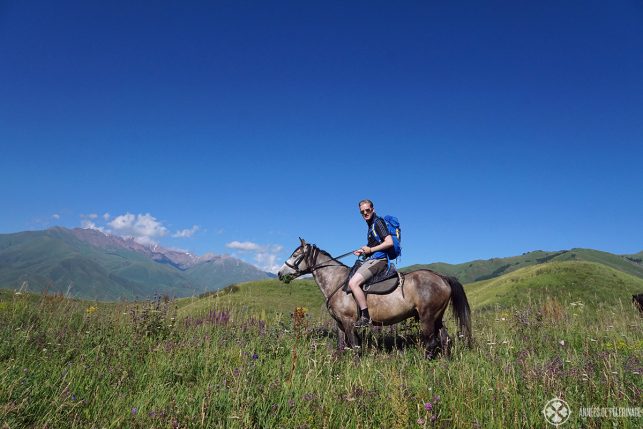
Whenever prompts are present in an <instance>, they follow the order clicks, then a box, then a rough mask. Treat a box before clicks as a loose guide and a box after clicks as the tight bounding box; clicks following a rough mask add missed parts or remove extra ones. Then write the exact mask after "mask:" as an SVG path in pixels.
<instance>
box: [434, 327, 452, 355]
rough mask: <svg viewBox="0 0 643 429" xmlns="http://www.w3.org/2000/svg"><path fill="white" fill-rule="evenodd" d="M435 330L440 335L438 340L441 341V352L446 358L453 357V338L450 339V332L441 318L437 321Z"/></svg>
mask: <svg viewBox="0 0 643 429" xmlns="http://www.w3.org/2000/svg"><path fill="white" fill-rule="evenodd" d="M435 330H436V331H437V333H438V338H439V339H440V350H441V352H442V354H443V355H444V356H447V357H449V356H451V344H452V341H453V340H451V337H449V331H447V327H446V326H444V325H443V324H442V318H439V319H438V320H436V321H435Z"/></svg>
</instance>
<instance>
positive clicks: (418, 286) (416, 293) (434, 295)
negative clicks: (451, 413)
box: [278, 238, 472, 357]
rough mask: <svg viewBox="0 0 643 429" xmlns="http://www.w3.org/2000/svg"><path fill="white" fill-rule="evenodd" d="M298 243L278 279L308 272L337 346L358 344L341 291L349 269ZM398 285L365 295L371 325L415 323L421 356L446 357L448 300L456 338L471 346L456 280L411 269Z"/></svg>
mask: <svg viewBox="0 0 643 429" xmlns="http://www.w3.org/2000/svg"><path fill="white" fill-rule="evenodd" d="M300 241H301V245H300V246H299V247H297V249H295V251H294V252H293V253H292V255H291V256H290V258H288V260H287V261H286V262H285V263H284V265H283V266H282V267H281V269H280V270H279V273H278V275H279V279H280V280H282V281H284V282H286V283H287V282H289V281H291V280H292V279H295V278H297V277H299V276H302V275H304V274H312V275H313V278H314V279H315V282H317V285H319V288H320V289H321V292H322V294H323V295H324V297H325V298H326V307H327V308H328V311H329V313H330V315H331V316H332V317H333V319H335V321H336V322H337V328H338V329H337V333H338V345H339V346H340V347H341V346H342V345H343V344H344V343H346V344H348V345H349V346H350V347H359V346H360V342H361V340H360V336H359V335H358V333H357V332H356V330H355V328H354V326H353V325H354V323H355V320H356V319H357V316H358V309H357V303H356V302H355V300H354V299H353V297H352V295H349V294H347V293H345V292H344V291H343V290H341V289H342V286H343V285H344V283H345V282H346V279H347V277H348V274H349V272H350V268H349V267H347V266H346V265H344V264H342V263H341V262H339V261H338V260H337V259H335V258H333V257H332V256H331V255H330V254H329V253H328V252H326V251H324V250H321V249H319V248H318V247H317V246H315V245H314V244H309V243H306V242H305V241H304V240H303V239H301V238H300ZM401 277H402V278H401V281H402V286H401V287H400V286H398V287H397V289H395V291H393V292H392V293H390V294H387V295H367V302H368V309H369V312H370V315H371V319H372V320H373V324H374V325H379V326H382V325H392V324H394V323H398V322H401V321H403V320H405V319H408V318H410V317H415V318H416V319H419V321H420V324H421V327H422V340H423V342H424V345H425V350H426V356H427V357H434V356H435V355H436V353H437V352H438V351H439V350H440V349H441V350H442V352H443V353H445V354H448V353H449V345H450V339H449V335H448V332H447V330H446V327H445V326H443V324H442V316H443V315H444V311H445V310H446V308H447V306H448V304H449V300H450V301H451V305H452V307H453V312H454V314H455V318H456V320H457V322H458V329H459V336H460V337H463V338H465V339H466V341H467V344H469V345H470V344H471V341H472V337H471V310H470V309H469V302H468V301H467V296H466V295H465V293H464V288H463V287H462V284H460V282H459V281H458V280H457V279H455V278H453V277H446V276H443V275H440V274H438V273H436V272H433V271H431V270H416V271H411V272H409V273H405V274H402V275H401Z"/></svg>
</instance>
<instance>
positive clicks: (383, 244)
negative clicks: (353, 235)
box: [361, 234, 393, 255]
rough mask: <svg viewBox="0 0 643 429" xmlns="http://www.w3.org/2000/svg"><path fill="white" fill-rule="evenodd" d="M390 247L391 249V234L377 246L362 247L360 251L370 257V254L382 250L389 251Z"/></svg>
mask: <svg viewBox="0 0 643 429" xmlns="http://www.w3.org/2000/svg"><path fill="white" fill-rule="evenodd" d="M391 247H393V237H391V234H389V235H387V236H386V238H384V241H382V242H381V243H380V244H378V245H377V246H373V247H368V246H362V248H361V250H362V251H363V252H364V253H365V254H367V255H370V254H371V253H375V252H380V251H384V250H387V249H390V248H391Z"/></svg>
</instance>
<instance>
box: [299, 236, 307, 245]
mask: <svg viewBox="0 0 643 429" xmlns="http://www.w3.org/2000/svg"><path fill="white" fill-rule="evenodd" d="M299 241H301V247H304V246H305V245H306V240H304V239H303V238H301V237H299Z"/></svg>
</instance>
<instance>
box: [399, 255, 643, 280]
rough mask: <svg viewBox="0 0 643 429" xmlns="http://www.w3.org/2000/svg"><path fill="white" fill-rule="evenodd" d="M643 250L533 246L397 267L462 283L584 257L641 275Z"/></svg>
mask: <svg viewBox="0 0 643 429" xmlns="http://www.w3.org/2000/svg"><path fill="white" fill-rule="evenodd" d="M642 255H643V252H641V253H638V254H636V255H622V256H621V255H614V254H612V253H608V252H601V251H598V250H592V249H572V250H561V251H558V252H545V251H542V250H537V251H534V252H527V253H523V254H522V255H520V256H512V257H507V258H492V259H488V260H476V261H471V262H465V263H462V264H447V263H442V262H438V263H433V264H426V265H423V264H420V265H411V266H409V267H405V268H403V269H402V270H401V271H412V270H416V269H421V268H428V269H431V270H434V271H437V272H440V273H444V274H447V275H450V276H455V277H457V278H458V279H459V280H460V281H461V282H462V283H472V282H476V281H482V280H488V279H491V278H495V277H499V276H502V275H504V274H507V273H511V272H513V271H516V270H519V269H521V268H525V267H530V266H534V265H538V264H543V263H546V262H562V261H588V262H597V263H600V264H603V265H607V266H608V267H612V268H614V269H617V270H620V271H623V272H625V273H628V274H631V275H633V276H636V277H639V278H643V256H642Z"/></svg>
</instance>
